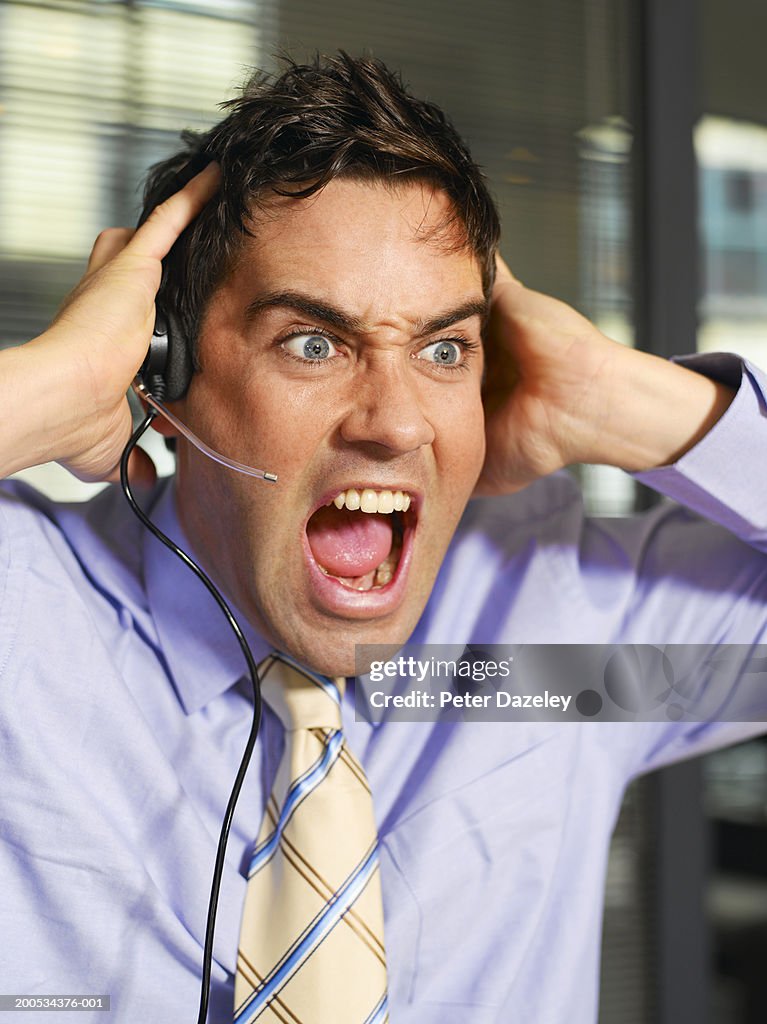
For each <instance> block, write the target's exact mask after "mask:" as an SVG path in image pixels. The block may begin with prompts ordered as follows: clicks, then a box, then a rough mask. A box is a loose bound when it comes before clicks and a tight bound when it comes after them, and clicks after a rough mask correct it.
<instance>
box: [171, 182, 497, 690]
mask: <svg viewBox="0 0 767 1024" xmlns="http://www.w3.org/2000/svg"><path fill="white" fill-rule="evenodd" d="M449 214H450V207H449V203H448V200H447V199H446V197H445V196H444V195H443V194H442V193H440V192H435V191H434V190H433V189H431V188H430V187H429V186H426V185H422V184H415V183H410V184H406V185H404V186H402V187H398V188H397V189H388V188H386V187H384V186H382V185H380V184H371V183H367V182H365V183H362V182H354V181H345V180H337V181H334V182H332V183H331V184H330V185H328V186H327V187H326V188H325V189H324V190H323V191H322V192H320V193H319V194H318V195H317V196H314V197H311V198H310V199H305V200H292V199H285V200H276V201H275V202H274V204H273V205H272V206H271V207H270V209H269V211H268V212H267V213H265V214H263V213H262V214H259V215H258V218H257V220H256V223H255V237H254V238H252V239H248V240H247V242H246V244H245V246H244V248H243V251H242V254H241V257H240V258H239V260H238V262H237V265H236V266H235V268H234V269H233V271H232V272H231V273H230V275H229V276H228V278H227V280H226V282H225V283H224V284H223V285H222V286H221V287H220V288H219V289H218V290H217V292H216V293H215V294H214V296H213V298H212V299H211V301H210V303H209V306H208V309H207V311H206V316H205V320H204V323H203V327H202V331H201V334H200V340H199V357H200V363H201V372H199V373H197V374H196V375H195V377H194V379H193V382H192V385H191V388H190V390H189V393H188V395H187V398H186V399H185V400H184V403H183V407H182V409H181V415H182V417H183V418H185V419H186V420H187V421H188V422H189V425H190V426H191V427H192V429H193V430H195V431H196V432H197V433H199V434H200V435H201V436H202V437H203V438H204V439H205V440H207V441H208V443H210V444H212V445H213V447H215V448H217V449H218V450H220V451H223V452H225V453H226V454H227V455H229V456H231V457H233V458H235V459H238V460H239V461H241V462H244V463H246V464H248V465H250V466H257V467H259V468H263V469H266V470H269V471H271V472H274V473H277V474H278V476H279V482H278V483H276V484H269V483H264V482H261V481H258V480H254V479H252V478H249V477H246V476H243V475H241V474H239V473H236V472H233V471H232V470H228V469H225V468H223V467H221V466H219V465H217V464H215V463H213V462H211V461H210V460H208V459H206V458H205V457H204V456H201V455H200V454H199V453H198V452H197V451H196V450H195V449H193V448H191V447H190V446H188V445H186V444H181V445H180V446H179V473H178V488H179V507H180V513H181V519H182V523H183V525H184V528H185V530H186V532H187V534H188V536H189V538H190V540H191V541H192V544H193V545H194V547H195V550H196V552H197V554H198V555H199V557H200V558H201V560H202V562H203V564H204V565H205V566H206V567H207V568H208V569H209V570H210V571H212V572H213V574H214V576H215V578H217V579H218V581H219V582H220V583H222V584H223V586H224V588H225V590H226V591H227V592H228V594H229V596H230V597H231V598H232V599H233V600H234V602H235V603H236V604H237V606H238V607H239V608H240V609H241V611H242V612H243V613H245V615H247V617H248V618H249V619H250V621H251V622H252V623H253V624H254V625H255V626H256V627H257V628H258V629H259V630H260V631H261V632H262V633H263V634H264V636H265V637H266V638H267V639H268V640H269V641H270V642H271V643H272V644H274V645H275V646H276V647H278V648H279V649H282V650H284V651H286V652H288V653H290V654H291V655H293V656H294V657H295V658H297V659H298V660H300V661H301V662H303V663H305V664H307V665H309V666H311V667H313V668H315V669H316V670H318V671H321V672H325V673H327V674H330V675H339V674H352V673H353V672H354V648H355V644H359V643H386V644H390V643H391V644H401V643H404V642H405V640H407V638H408V637H409V636H410V634H411V632H412V630H413V628H414V627H415V625H416V623H417V621H418V619H419V617H420V615H421V612H422V611H423V608H424V606H425V604H426V601H427V599H428V596H429V593H430V591H431V588H432V586H433V583H434V579H435V577H436V574H437V571H438V569H439V566H440V563H441V562H442V559H443V557H444V554H445V551H446V549H447V546H448V543H449V541H450V538H451V536H452V534H453V531H454V529H455V527H456V524H457V522H458V519H459V517H460V516H461V513H462V512H463V509H464V507H465V505H466V502H467V500H468V498H469V496H470V495H471V492H472V489H473V487H474V484H475V482H476V479H477V477H478V475H479V472H480V469H481V467H482V462H483V457H484V418H483V412H482V403H481V399H480V383H481V376H482V347H481V327H482V314H483V311H484V309H485V303H484V299H483V294H482V286H481V275H480V270H479V266H478V263H477V261H476V259H475V258H474V257H473V256H472V254H471V253H469V252H468V251H467V250H466V249H464V248H462V247H460V245H456V244H455V242H456V237H455V235H454V231H455V230H456V229H455V227H454V226H453V227H452V228H451V227H449V226H448V227H446V226H445V223H446V220H447V218H448V217H449ZM364 492H372V493H367V494H366V493H364ZM398 492H399V495H398ZM357 496H359V497H357ZM407 499H409V508H407V509H400V510H399V511H397V510H395V511H391V509H392V507H394V506H399V505H403V504H405V505H407ZM360 501H361V503H362V508H363V509H365V508H370V509H374V510H377V511H372V512H366V511H363V510H362V509H355V508H354V506H355V505H357V504H358V503H359V502H360ZM337 506H341V507H340V508H338V507H337ZM387 510H388V511H387Z"/></svg>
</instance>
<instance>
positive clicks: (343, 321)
mask: <svg viewBox="0 0 767 1024" xmlns="http://www.w3.org/2000/svg"><path fill="white" fill-rule="evenodd" d="M275 308H283V309H294V310H296V312H298V313H303V314H304V315H305V316H307V317H309V318H311V319H312V320H322V321H323V323H326V324H330V325H331V326H332V327H336V328H337V329H338V330H339V331H350V332H351V331H354V332H357V333H361V332H362V331H363V330H364V325H363V323H362V321H361V320H360V319H359V317H356V316H352V315H350V314H349V313H344V311H343V310H341V309H336V307H335V306H329V305H327V303H325V302H320V301H319V300H318V299H314V298H312V296H311V295H304V294H303V293H302V292H270V293H269V294H267V295H261V296H259V297H258V298H257V299H255V300H254V301H253V302H251V303H250V305H249V306H248V308H247V309H246V310H245V317H246V319H247V320H253V319H255V317H256V316H258V314H259V313H260V312H261V311H262V310H264V309H275Z"/></svg>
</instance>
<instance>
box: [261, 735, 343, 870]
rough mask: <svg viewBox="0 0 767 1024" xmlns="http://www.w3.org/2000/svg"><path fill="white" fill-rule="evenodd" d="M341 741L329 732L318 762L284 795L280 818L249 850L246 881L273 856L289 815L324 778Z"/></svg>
mask: <svg viewBox="0 0 767 1024" xmlns="http://www.w3.org/2000/svg"><path fill="white" fill-rule="evenodd" d="M343 742H344V736H343V733H342V732H341V730H340V729H335V730H334V731H333V732H331V733H330V734H329V735H328V737H327V740H326V741H325V749H324V751H323V753H322V755H321V756H320V758H319V760H318V761H316V762H315V764H314V765H312V767H311V768H310V769H309V770H308V771H306V772H304V774H303V775H302V776H301V777H300V778H299V779H297V780H296V781H295V782H294V783H293V785H292V786H291V787H290V789H289V790H288V794H287V796H286V797H285V802H284V804H283V805H282V810H281V811H280V817H279V820H278V822H277V825H276V827H275V829H274V832H272V833H271V835H268V836H267V837H266V839H264V840H262V842H260V843H259V845H258V846H257V847H256V849H255V850H254V851H253V856H252V857H251V860H250V867H249V868H248V878H252V877H253V875H255V873H256V872H257V871H259V870H260V869H261V868H262V867H263V866H264V864H266V863H267V862H268V861H269V860H270V858H271V857H272V856H273V855H274V851H275V850H276V849H277V846H278V845H279V841H280V836H281V835H282V833H283V830H284V829H285V827H286V825H287V824H288V822H289V821H290V819H291V817H292V815H293V812H294V811H295V810H296V808H297V807H298V805H299V804H300V803H301V801H302V800H305V799H306V797H307V796H309V794H310V793H311V792H312V790H314V789H316V788H317V786H319V784H320V783H321V782H322V780H323V779H324V778H325V777H326V776H327V774H328V772H329V771H330V769H331V768H332V767H333V765H334V764H335V762H336V760H337V759H338V755H339V754H340V753H341V747H342V746H343Z"/></svg>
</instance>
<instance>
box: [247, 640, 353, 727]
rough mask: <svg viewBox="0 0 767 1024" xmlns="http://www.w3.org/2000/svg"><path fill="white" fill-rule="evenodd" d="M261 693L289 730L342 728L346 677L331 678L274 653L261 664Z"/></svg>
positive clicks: (259, 669)
mask: <svg viewBox="0 0 767 1024" xmlns="http://www.w3.org/2000/svg"><path fill="white" fill-rule="evenodd" d="M258 674H259V677H260V679H261V695H262V696H263V698H264V700H265V701H266V702H267V703H268V704H269V706H270V707H271V709H272V711H274V713H275V714H276V715H278V717H279V719H280V721H281V722H282V724H283V725H284V726H285V729H286V730H288V731H289V732H295V731H296V730H297V729H314V728H325V729H340V728H341V699H342V697H343V693H344V687H345V685H346V680H345V679H344V677H343V676H341V677H340V678H338V679H328V678H327V676H321V675H318V674H316V673H313V672H310V671H309V670H308V669H305V668H300V667H299V666H298V665H294V664H293V663H292V662H288V661H286V660H285V657H284V655H281V654H271V655H269V657H268V658H265V659H264V660H263V661H262V662H261V664H260V665H259V666H258Z"/></svg>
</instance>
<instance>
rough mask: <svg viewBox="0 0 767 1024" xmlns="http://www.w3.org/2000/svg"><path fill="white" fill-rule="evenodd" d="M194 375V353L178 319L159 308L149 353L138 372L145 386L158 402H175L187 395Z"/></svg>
mask: <svg viewBox="0 0 767 1024" xmlns="http://www.w3.org/2000/svg"><path fill="white" fill-rule="evenodd" d="M193 372H194V366H193V364H192V353H191V351H190V349H189V345H188V344H187V341H186V338H185V337H184V333H183V331H182V330H181V326H180V324H179V320H178V317H177V316H176V315H175V314H174V313H170V312H168V311H166V310H163V309H159V308H158V310H157V315H156V318H155V325H154V331H153V332H152V340H151V342H150V345H149V351H148V352H147V356H146V359H145V360H144V362H143V364H142V366H141V369H140V370H139V376H140V377H141V380H142V381H143V382H144V386H145V387H146V389H147V390H148V391H149V392H150V393H151V394H152V395H153V396H154V397H155V398H157V399H159V400H161V401H165V402H175V401H176V399H178V398H183V396H184V395H185V394H186V392H187V389H188V387H189V383H190V381H191V379H192V373H193Z"/></svg>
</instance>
